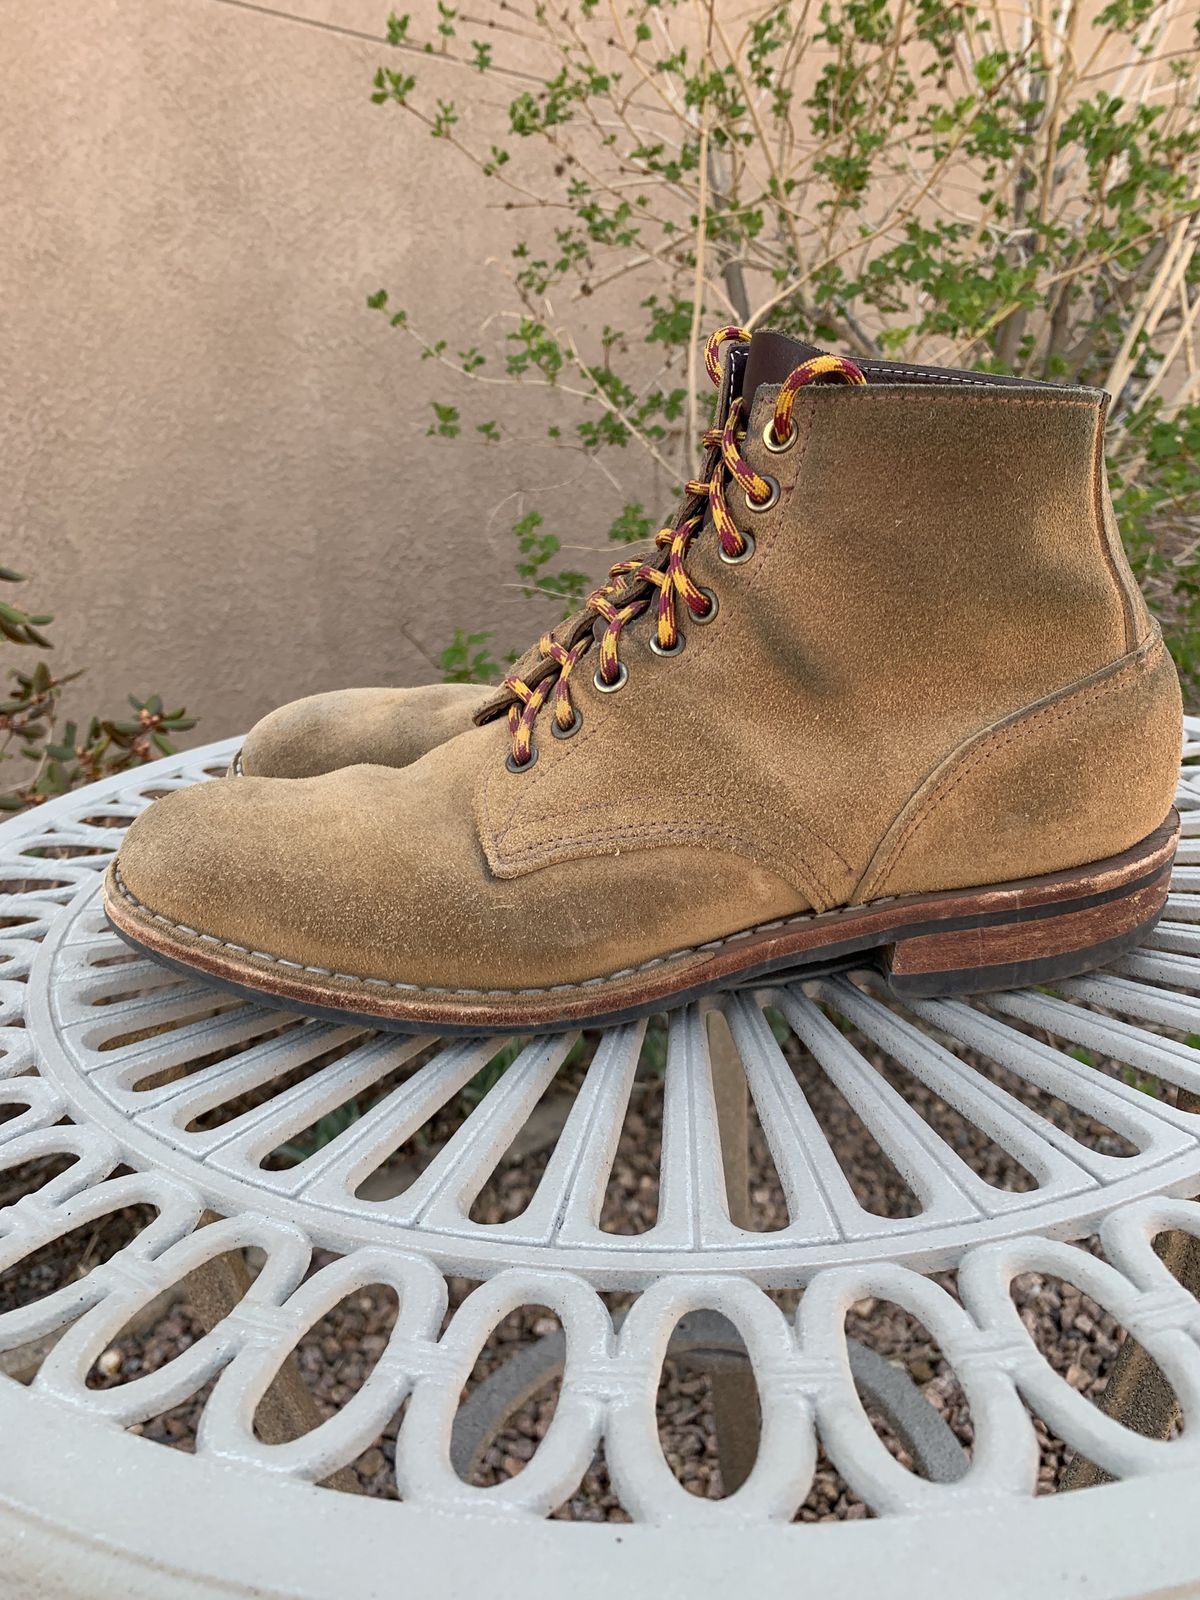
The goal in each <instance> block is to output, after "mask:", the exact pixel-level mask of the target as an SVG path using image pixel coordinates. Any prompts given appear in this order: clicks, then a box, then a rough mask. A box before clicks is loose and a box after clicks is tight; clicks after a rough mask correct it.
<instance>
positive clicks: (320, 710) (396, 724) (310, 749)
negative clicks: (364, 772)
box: [229, 683, 489, 778]
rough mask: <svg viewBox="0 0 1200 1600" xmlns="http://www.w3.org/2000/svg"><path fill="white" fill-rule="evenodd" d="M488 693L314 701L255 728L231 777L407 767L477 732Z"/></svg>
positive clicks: (471, 689) (371, 692)
mask: <svg viewBox="0 0 1200 1600" xmlns="http://www.w3.org/2000/svg"><path fill="white" fill-rule="evenodd" d="M488 692H489V691H488V690H487V689H481V688H480V687H479V685H478V684H472V683H431V684H425V685H423V686H422V687H420V688H417V689H337V690H334V691H333V692H332V693H330V694H311V695H309V696H308V697H307V698H306V699H304V700H293V701H292V702H291V704H290V705H286V706H280V708H279V710H278V711H272V712H271V713H270V715H269V716H266V717H263V719H262V720H261V722H256V723H255V725H254V727H253V728H251V730H250V732H249V733H248V734H247V735H246V738H245V741H244V742H243V744H242V748H241V749H240V750H239V751H238V753H237V755H235V756H234V758H233V762H232V764H231V766H230V768H229V775H230V777H232V778H241V777H248V778H316V777H319V776H320V775H321V773H323V772H335V771H336V770H337V769H338V767H353V766H357V765H358V764H359V763H360V762H364V761H366V762H370V763H372V764H374V765H376V766H380V767H406V766H408V764H409V762H410V761H416V760H417V758H418V757H419V756H423V755H424V754H425V752H426V751H427V750H433V749H434V748H435V747H436V746H437V745H439V744H444V743H445V742H446V740H447V739H452V738H453V737H454V735H455V734H456V733H464V732H465V731H466V730H467V729H468V728H469V727H471V725H472V718H473V716H474V714H475V712H476V710H477V709H478V707H479V706H480V704H481V703H482V701H483V699H484V697H485V695H487V694H488Z"/></svg>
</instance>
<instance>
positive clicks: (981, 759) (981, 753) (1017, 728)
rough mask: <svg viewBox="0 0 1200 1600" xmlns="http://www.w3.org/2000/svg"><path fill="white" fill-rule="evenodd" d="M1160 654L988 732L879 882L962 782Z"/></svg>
mask: <svg viewBox="0 0 1200 1600" xmlns="http://www.w3.org/2000/svg"><path fill="white" fill-rule="evenodd" d="M1157 653H1158V652H1157V649H1155V648H1153V647H1152V648H1151V649H1150V650H1149V651H1147V652H1146V653H1145V654H1144V655H1141V656H1139V657H1137V658H1136V659H1135V660H1133V661H1130V662H1127V663H1126V665H1125V666H1123V667H1121V668H1120V669H1119V670H1118V671H1117V672H1115V673H1114V674H1113V675H1112V677H1111V678H1106V679H1105V680H1104V681H1103V682H1101V683H1097V684H1093V685H1092V686H1091V688H1089V689H1075V690H1070V689H1069V690H1068V691H1067V692H1066V694H1065V695H1064V696H1063V698H1062V699H1061V700H1059V701H1057V702H1055V703H1054V704H1053V705H1049V706H1043V708H1042V709H1041V710H1040V711H1033V712H1030V713H1028V714H1027V715H1025V716H1023V717H1019V718H1018V720H1017V721H1015V722H1014V723H1013V724H1012V726H1011V727H1009V728H1008V729H1006V730H1005V731H1004V732H1003V733H1002V734H999V735H990V736H989V735H987V734H985V735H984V736H983V738H982V739H981V740H980V744H979V747H978V748H977V749H976V750H975V751H974V753H973V754H971V755H969V756H968V757H967V758H966V760H965V761H964V762H963V765H962V767H961V769H960V771H959V772H958V774H957V776H956V777H954V778H953V779H952V780H951V782H950V783H948V784H947V785H946V786H945V787H942V786H941V785H939V786H938V787H937V788H936V789H935V790H934V791H933V793H932V794H931V795H930V796H929V798H928V799H927V800H926V801H925V803H924V805H922V806H920V807H919V808H918V809H917V811H916V812H915V813H914V814H913V816H912V817H911V818H910V819H909V821H908V823H907V825H906V826H905V828H904V829H903V831H902V832H901V834H900V836H899V838H898V839H897V840H896V843H895V844H894V845H893V847H892V849H891V851H890V852H889V853H888V856H887V859H886V860H885V861H884V862H883V863H882V864H881V865H880V867H879V870H878V871H877V872H876V873H875V882H876V883H885V882H886V881H887V875H888V873H889V872H891V871H892V870H893V869H894V868H895V867H896V866H897V865H898V862H899V858H900V856H901V854H902V853H903V851H904V850H905V849H906V848H907V847H908V845H909V843H910V842H911V839H912V835H913V833H914V832H915V831H916V829H917V828H918V827H919V826H920V825H921V824H922V823H924V822H927V821H929V820H930V818H931V817H932V816H933V815H934V813H935V812H936V811H937V810H938V809H939V808H940V807H941V806H942V805H943V804H944V803H945V802H946V801H947V800H948V799H949V798H950V796H951V795H952V794H953V793H954V791H955V790H956V789H957V788H958V786H959V784H961V783H962V782H964V781H965V779H967V778H968V777H970V775H971V774H972V773H973V772H975V771H977V770H978V769H980V768H982V767H985V766H986V765H987V763H988V762H989V761H991V760H993V758H994V757H996V756H998V755H1000V754H1001V753H1002V752H1003V751H1004V750H1005V749H1006V748H1007V747H1008V746H1009V745H1010V744H1011V743H1012V742H1013V740H1014V739H1017V738H1020V737H1022V736H1023V735H1024V734H1026V733H1028V732H1029V731H1030V730H1031V729H1032V728H1034V727H1035V725H1036V726H1037V727H1039V728H1040V727H1044V726H1046V725H1049V724H1052V723H1056V722H1066V721H1069V720H1070V719H1071V718H1072V717H1074V716H1075V715H1077V714H1078V712H1080V711H1081V710H1083V709H1084V708H1085V707H1087V706H1089V705H1090V704H1091V703H1092V702H1093V701H1095V700H1098V699H1101V698H1102V697H1103V696H1104V695H1106V694H1112V693H1113V692H1114V691H1115V690H1117V689H1119V688H1121V687H1122V685H1123V681H1124V679H1125V678H1126V676H1127V675H1128V674H1129V673H1130V672H1136V671H1138V670H1140V669H1143V668H1145V667H1146V666H1147V665H1148V663H1149V661H1150V657H1151V655H1154V656H1157ZM993 738H994V739H995V741H996V742H995V743H994V744H993V743H990V740H991V739H993Z"/></svg>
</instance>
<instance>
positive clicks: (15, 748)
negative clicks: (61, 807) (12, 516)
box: [0, 567, 196, 811]
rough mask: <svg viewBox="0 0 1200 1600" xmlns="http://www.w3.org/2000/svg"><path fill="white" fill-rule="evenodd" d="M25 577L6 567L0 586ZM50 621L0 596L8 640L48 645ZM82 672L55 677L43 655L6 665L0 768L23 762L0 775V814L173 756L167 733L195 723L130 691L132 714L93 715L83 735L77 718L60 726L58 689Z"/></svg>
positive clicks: (0, 629) (0, 619)
mask: <svg viewBox="0 0 1200 1600" xmlns="http://www.w3.org/2000/svg"><path fill="white" fill-rule="evenodd" d="M25 581H26V580H25V579H24V578H23V577H22V576H21V574H20V573H18V572H14V571H13V570H12V569H11V568H10V567H0V583H6V584H17V583H24V582H25ZM53 620H54V619H53V617H51V616H48V615H46V614H36V613H33V612H29V611H25V610H24V609H23V608H22V607H21V606H18V605H16V604H14V603H12V602H9V601H5V600H0V639H3V640H5V641H7V643H8V644H9V645H16V646H21V647H23V648H31V649H33V650H37V651H48V650H51V649H52V648H53V646H52V645H51V643H50V640H49V639H48V638H47V637H46V635H45V633H44V632H43V631H42V630H43V629H44V628H45V627H47V626H48V625H49V624H50V623H51V622H53ZM82 675H83V674H82V673H81V672H78V671H76V672H66V673H62V674H59V675H56V674H55V673H54V672H52V671H51V669H50V667H49V665H48V664H47V662H46V660H45V659H44V657H39V659H38V660H37V661H36V662H35V663H34V665H33V666H32V667H31V668H30V669H29V670H28V671H25V670H24V669H22V668H20V667H10V668H9V669H8V672H7V674H6V682H7V683H8V684H9V685H10V689H9V693H8V694H7V696H6V697H5V698H3V699H0V766H2V765H3V764H4V763H6V762H9V761H17V762H18V763H20V765H19V766H18V767H17V768H16V769H10V771H11V773H12V781H11V782H9V783H5V782H4V781H3V780H2V779H0V811H20V810H22V809H23V808H24V807H26V806H33V805H39V804H41V803H42V802H43V801H45V800H49V799H51V798H52V797H53V796H54V795H59V794H65V793H67V791H68V790H70V789H75V788H78V787H79V785H80V784H84V783H91V782H92V781H93V780H94V779H96V778H101V777H104V776H105V775H106V774H107V773H110V772H124V771H126V770H127V769H128V768H130V767H136V766H140V765H141V763H142V762H144V761H151V760H153V759H154V758H155V756H158V755H173V754H174V752H175V746H174V745H173V744H172V743H171V740H170V737H169V735H171V734H174V733H184V732H186V731H187V730H188V729H189V728H194V727H195V725H196V724H195V719H194V718H191V717H188V716H187V715H185V712H184V709H183V707H180V709H179V710H178V711H164V709H163V703H162V700H161V699H160V698H159V696H158V695H151V696H150V697H149V699H147V700H139V699H137V698H136V697H135V696H133V695H131V696H130V698H129V704H130V707H131V709H132V713H133V714H132V716H127V717H120V718H108V717H103V718H102V717H93V718H92V719H91V721H90V722H89V723H88V725H87V728H86V729H85V730H84V731H83V734H82V736H81V735H80V730H79V728H78V727H77V725H76V724H75V723H74V722H67V723H65V724H63V725H62V726H61V728H60V727H59V722H60V713H61V706H62V696H63V691H64V689H65V688H66V686H67V685H68V684H69V683H73V682H74V681H75V680H76V679H78V678H80V677H82Z"/></svg>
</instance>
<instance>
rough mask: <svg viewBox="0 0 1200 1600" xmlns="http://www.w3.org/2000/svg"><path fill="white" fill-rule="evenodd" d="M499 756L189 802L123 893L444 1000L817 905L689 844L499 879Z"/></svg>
mask: <svg viewBox="0 0 1200 1600" xmlns="http://www.w3.org/2000/svg"><path fill="white" fill-rule="evenodd" d="M481 747H482V748H481ZM506 748H507V734H506V732H505V730H504V728H503V726H502V725H501V726H495V725H494V726H492V727H488V728H480V729H476V730H473V731H472V732H470V733H467V734H464V735H462V736H461V737H460V738H458V739H456V740H454V741H453V742H452V743H451V744H449V745H446V746H443V747H442V748H440V749H439V750H436V751H434V752H432V753H431V754H430V755H429V756H427V757H425V758H424V759H423V760H421V761H419V762H417V763H416V764H415V765H413V766H410V767H407V768H405V769H403V770H395V769H387V768H383V767H368V766H357V767H351V768H347V769H345V770H342V771H339V772H335V773H330V774H328V775H325V776H321V777H316V778H310V779H300V780H298V781H296V782H293V783H278V782H272V781H269V780H265V779H255V778H239V779H235V780H221V781H218V782H215V783H210V784H204V785H199V786H197V787H195V788H191V789H186V790H181V791H178V792H177V793H175V794H172V795H169V796H166V797H164V798H163V799H162V800H160V801H157V802H156V803H155V804H154V805H153V806H152V807H151V808H150V810H149V811H147V812H146V813H144V814H143V816H142V817H140V818H139V819H138V820H137V822H135V823H134V825H133V827H132V828H131V829H130V830H129V833H128V834H127V836H126V838H125V840H124V842H123V843H122V846H121V851H120V855H119V859H118V873H119V887H120V891H121V892H122V893H124V894H125V895H126V896H127V897H132V899H133V900H134V901H135V902H136V903H137V904H138V906H139V907H140V909H141V912H142V914H144V915H149V916H152V917H154V918H157V919H161V920H162V922H163V923H164V924H165V925H167V926H168V927H170V928H172V929H174V930H176V931H177V932H178V933H179V934H180V935H182V936H183V937H184V938H185V939H186V938H188V937H190V936H193V935H199V936H203V937H204V938H205V939H207V940H210V941H211V940H214V939H215V940H219V941H221V942H223V943H225V944H227V945H229V946H231V947H232V948H233V950H234V951H235V952H238V951H241V952H245V953H247V954H249V955H251V956H254V957H257V958H259V959H266V960H270V961H280V962H283V963H290V964H292V965H294V966H299V967H302V968H303V967H310V968H315V969H318V970H321V971H324V972H328V973H333V974H335V975H338V976H341V977H349V978H365V979H375V980H379V981H383V982H393V983H403V984H406V985H408V984H411V985H415V986H419V987H425V986H428V987H431V988H439V989H440V988H468V989H490V988H498V989H510V988H525V987H534V986H540V985H545V986H550V985H554V984H569V983H578V982H582V981H585V980H586V979H588V978H593V977H601V976H607V975H609V974H610V973H612V972H616V971H621V970H624V969H625V968H627V967H630V966H637V965H638V964H640V963H643V962H645V961H648V960H652V959H654V958H656V957H659V956H662V955H664V954H668V953H673V952H675V951H678V950H680V949H688V948H691V947H693V946H695V945H699V944H703V943H706V942H708V941H710V940H713V939H717V938H721V937H723V936H724V935H726V934H729V933H733V932H737V931H740V930H741V929H743V928H746V927H748V926H751V925H753V924H756V923H759V922H765V921H768V920H771V919H775V918H778V917H783V916H787V915H793V914H799V913H802V912H804V911H805V910H806V909H807V906H806V903H805V901H804V899H803V897H802V896H800V895H798V894H797V893H796V891H795V890H794V889H792V888H790V887H789V886H788V885H787V884H785V883H783V882H782V881H781V880H780V879H778V878H777V877H775V876H773V875H772V874H771V873H769V872H767V871H764V870H762V869H761V868H759V867H757V866H755V865H754V864H753V863H751V862H750V861H748V860H745V859H742V858H740V857H738V856H736V855H732V854H726V853H724V852H722V851H720V850H698V849H694V848H691V847H687V846H684V847H664V848H656V849H651V850H628V849H627V850H623V851H621V852H620V853H609V854H604V855H599V856H594V857H592V858H590V859H584V860H574V861H567V862H563V863H561V864H558V865H555V866H553V867H548V868H545V869H543V870H539V871H535V872H530V873H527V874H525V875H523V876H522V877H521V878H520V879H519V880H516V881H513V880H503V879H498V878H496V877H495V876H494V875H493V873H492V872H491V870H490V869H489V867H488V864H487V861H486V857H485V855H484V851H483V848H482V845H481V843H480V840H479V832H478V828H477V825H476V820H475V816H474V809H473V800H472V794H473V790H474V784H473V782H472V781H471V780H472V776H473V774H474V773H475V772H476V771H477V769H478V765H479V762H480V760H483V759H490V760H497V759H498V760H499V761H501V762H503V759H504V751H505V750H506Z"/></svg>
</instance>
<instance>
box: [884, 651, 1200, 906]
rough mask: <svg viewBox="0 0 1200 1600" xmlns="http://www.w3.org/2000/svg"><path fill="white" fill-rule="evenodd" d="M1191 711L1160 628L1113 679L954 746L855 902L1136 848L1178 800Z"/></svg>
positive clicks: (1093, 682) (1086, 684) (1063, 694)
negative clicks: (1184, 701)
mask: <svg viewBox="0 0 1200 1600" xmlns="http://www.w3.org/2000/svg"><path fill="white" fill-rule="evenodd" d="M1182 721H1183V704H1182V699H1181V696H1180V690H1179V679H1178V676H1177V675H1176V672H1175V664H1174V662H1173V661H1172V660H1171V657H1170V655H1169V654H1168V652H1167V650H1166V648H1165V646H1164V645H1163V642H1162V639H1161V637H1160V636H1159V635H1158V631H1157V629H1155V632H1154V635H1153V637H1152V638H1150V639H1148V640H1147V641H1146V642H1145V644H1144V645H1143V646H1142V647H1141V648H1140V649H1139V650H1138V651H1136V652H1135V653H1134V654H1133V655H1131V656H1127V657H1125V658H1123V659H1122V660H1121V661H1119V662H1116V663H1114V665H1113V666H1112V667H1111V668H1110V669H1109V670H1108V671H1107V672H1105V673H1103V674H1097V675H1095V676H1094V677H1092V678H1089V679H1087V680H1085V681H1083V682H1081V683H1077V684H1074V685H1072V686H1071V687H1070V688H1068V689H1065V690H1062V691H1060V692H1059V693H1058V694H1056V695H1053V696H1049V697H1048V698H1047V699H1046V700H1043V701H1039V702H1038V704H1037V705H1034V706H1030V707H1027V708H1026V709H1025V710H1024V711H1021V712H1018V713H1017V714H1016V715H1015V716H1013V717H1010V718H1008V719H1007V720H1006V721H1004V722H1003V723H1000V724H999V725H997V726H996V727H993V728H990V729H987V730H986V731H984V732H983V733H980V734H977V735H975V736H974V737H973V738H972V739H970V740H969V741H967V743H966V744H964V745H962V746H960V747H959V749H958V750H956V751H954V752H953V754H952V755H950V756H949V757H948V758H947V759H946V760H945V761H943V762H942V763H941V765H940V766H939V767H938V768H937V770H936V771H935V772H933V773H931V775H930V776H929V778H928V779H927V780H926V782H925V783H924V784H923V785H922V786H921V788H920V789H919V790H918V791H917V792H916V794H914V795H913V796H912V798H911V799H910V800H909V802H908V803H907V805H906V806H905V807H904V809H903V811H902V812H901V813H900V815H899V816H898V817H897V819H896V821H895V822H894V823H893V824H892V826H891V827H890V828H889V830H888V832H887V835H886V836H885V838H884V840H883V842H882V844H881V845H880V846H879V849H878V850H876V852H875V855H874V857H873V859H872V861H871V864H870V865H869V866H868V868H867V871H866V872H865V873H864V875H863V878H862V880H861V882H860V884H859V887H858V890H857V891H856V893H855V895H854V899H855V900H856V901H858V902H862V901H866V900H876V899H880V898H882V897H883V896H885V895H901V894H913V893H919V892H921V891H925V890H930V889H958V888H969V887H972V886H974V885H978V884H984V883H1005V882H1008V881H1010V880H1012V879H1018V878H1026V877H1033V876H1036V875H1038V874H1040V873H1046V872H1056V871H1059V870H1061V869H1063V868H1066V867H1074V866H1082V865H1085V864H1086V863H1088V862H1090V861H1098V860H1101V859H1103V858H1104V857H1106V856H1111V855H1116V854H1117V853H1118V852H1120V851H1122V850H1127V849H1129V848H1130V847H1131V846H1133V845H1134V844H1136V843H1137V842H1138V841H1139V840H1141V839H1143V838H1145V837H1146V835H1147V834H1149V833H1151V832H1153V830H1154V829H1155V828H1157V827H1158V826H1159V824H1160V823H1161V822H1162V820H1163V818H1164V817H1165V816H1166V815H1167V813H1168V812H1169V811H1170V809H1171V806H1172V804H1173V803H1174V797H1175V784H1176V778H1177V774H1178V771H1179V752H1180V747H1181V743H1182Z"/></svg>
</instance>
